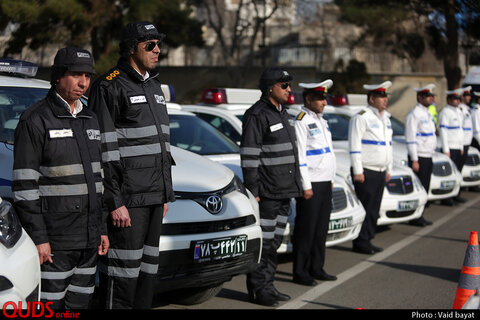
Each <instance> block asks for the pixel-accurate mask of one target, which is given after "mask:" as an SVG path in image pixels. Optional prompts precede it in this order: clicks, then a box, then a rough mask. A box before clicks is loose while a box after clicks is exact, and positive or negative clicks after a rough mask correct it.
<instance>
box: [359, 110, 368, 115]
mask: <svg viewBox="0 0 480 320" xmlns="http://www.w3.org/2000/svg"><path fill="white" fill-rule="evenodd" d="M365 112H367V111H366V110H362V111H360V112H359V113H358V114H359V115H363V114H365Z"/></svg>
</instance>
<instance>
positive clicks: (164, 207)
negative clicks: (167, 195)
mask: <svg viewBox="0 0 480 320" xmlns="http://www.w3.org/2000/svg"><path fill="white" fill-rule="evenodd" d="M167 211H168V203H164V204H163V216H164V217H165V215H166V214H167Z"/></svg>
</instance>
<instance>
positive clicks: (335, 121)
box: [323, 113, 350, 141]
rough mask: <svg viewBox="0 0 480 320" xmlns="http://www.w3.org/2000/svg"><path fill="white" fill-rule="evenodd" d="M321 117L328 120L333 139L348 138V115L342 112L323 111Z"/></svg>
mask: <svg viewBox="0 0 480 320" xmlns="http://www.w3.org/2000/svg"><path fill="white" fill-rule="evenodd" d="M323 118H324V119H325V120H327V121H328V127H329V128H330V132H331V133H332V140H333V141H341V140H348V123H349V121H350V117H349V116H347V115H343V114H336V113H324V114H323Z"/></svg>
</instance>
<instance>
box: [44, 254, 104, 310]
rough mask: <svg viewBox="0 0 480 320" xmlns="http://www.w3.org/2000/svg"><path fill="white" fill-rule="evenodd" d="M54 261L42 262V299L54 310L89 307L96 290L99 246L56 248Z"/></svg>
mask: <svg viewBox="0 0 480 320" xmlns="http://www.w3.org/2000/svg"><path fill="white" fill-rule="evenodd" d="M52 254H53V256H52V260H53V263H50V262H44V263H43V264H41V266H40V269H41V271H42V283H41V286H42V291H41V301H42V302H48V301H51V302H53V304H52V306H51V308H52V309H88V308H90V302H91V300H92V297H93V292H94V289H95V273H96V271H97V259H98V248H92V249H82V250H55V249H52Z"/></svg>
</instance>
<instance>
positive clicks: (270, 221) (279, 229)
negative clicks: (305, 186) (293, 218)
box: [247, 198, 290, 293]
mask: <svg viewBox="0 0 480 320" xmlns="http://www.w3.org/2000/svg"><path fill="white" fill-rule="evenodd" d="M289 208H290V199H279V200H278V199H267V198H260V202H259V210H260V226H261V228H262V238H263V239H262V240H263V241H262V255H261V258H260V263H259V265H258V267H257V268H256V269H255V270H254V271H253V272H251V273H249V274H248V275H247V288H248V290H249V291H253V292H254V293H255V292H259V291H263V290H266V291H267V292H271V291H272V290H275V289H274V286H273V280H274V277H275V272H276V271H277V265H278V262H277V250H278V248H279V247H280V245H281V244H282V240H283V234H284V232H285V227H286V225H287V219H288V209H289Z"/></svg>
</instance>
